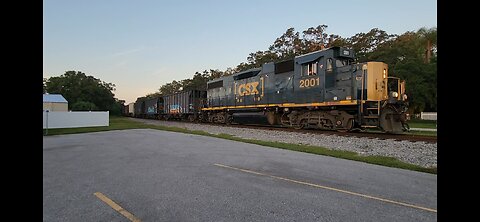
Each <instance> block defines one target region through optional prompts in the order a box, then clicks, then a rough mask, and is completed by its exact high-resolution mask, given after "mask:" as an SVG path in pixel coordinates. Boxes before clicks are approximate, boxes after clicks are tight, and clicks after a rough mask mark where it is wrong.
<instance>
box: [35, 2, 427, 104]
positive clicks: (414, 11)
mask: <svg viewBox="0 0 480 222" xmlns="http://www.w3.org/2000/svg"><path fill="white" fill-rule="evenodd" d="M323 24H324V25H327V26H328V28H327V29H326V32H327V33H329V34H337V35H340V36H341V37H344V38H348V37H351V36H353V35H355V34H357V33H360V32H364V33H365V32H368V31H370V30H371V29H372V28H379V29H381V30H384V31H386V32H387V33H388V34H402V33H405V32H407V31H417V30H418V29H420V28H422V27H426V28H432V27H437V1H436V0H420V1H419V0H403V1H397V0H368V1H362V0H357V1H355V0H342V1H320V0H314V1H310V0H297V1H292V0H288V1H287V0H243V1H239V0H171V1H165V0H136V1H135V0H81V1H78V0H44V1H43V77H44V78H49V77H52V76H60V75H62V74H64V73H65V72H66V71H71V70H74V71H80V72H83V73H85V74H87V75H91V76H94V77H95V78H98V79H101V80H102V81H105V82H109V83H114V84H115V85H116V91H114V94H115V97H116V98H118V99H121V100H125V101H126V103H130V102H135V100H136V99H137V98H138V97H141V96H145V95H146V94H149V93H154V92H157V91H158V89H159V88H160V86H161V85H163V84H166V83H168V82H172V81H173V80H177V81H180V80H183V79H187V78H192V77H193V75H194V74H195V72H197V71H198V72H202V71H203V70H206V69H207V70H209V69H219V70H222V71H224V70H226V69H227V68H228V67H231V68H234V67H236V66H237V65H238V64H240V63H241V62H246V60H247V56H248V54H250V53H252V52H256V51H259V50H262V51H263V50H267V49H268V46H270V45H271V44H272V43H273V42H274V41H275V39H276V38H278V37H280V36H281V35H282V34H283V33H284V32H285V31H286V30H287V29H288V28H294V29H295V31H298V32H300V33H301V32H302V31H303V30H306V29H308V28H309V27H316V26H318V25H323Z"/></svg>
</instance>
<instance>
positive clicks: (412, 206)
mask: <svg viewBox="0 0 480 222" xmlns="http://www.w3.org/2000/svg"><path fill="white" fill-rule="evenodd" d="M213 165H215V166H218V167H223V168H228V169H232V170H238V171H242V172H245V173H251V174H255V175H259V176H266V177H271V178H275V179H279V180H284V181H288V182H292V183H297V184H302V185H307V186H312V187H317V188H322V189H326V190H332V191H337V192H341V193H346V194H350V195H354V196H360V197H364V198H368V199H373V200H378V201H382V202H387V203H391V204H397V205H401V206H405V207H411V208H416V209H420V210H425V211H429V212H434V213H437V210H436V209H431V208H427V207H421V206H417V205H413V204H408V203H402V202H398V201H394V200H388V199H384V198H380V197H374V196H370V195H366V194H361V193H355V192H351V191H347V190H341V189H337V188H333V187H327V186H322V185H318V184H313V183H308V182H304V181H298V180H292V179H288V178H285V177H279V176H273V175H269V174H265V173H260V172H255V171H252V170H247V169H241V168H237V167H232V166H226V165H222V164H218V163H215V164H213Z"/></svg>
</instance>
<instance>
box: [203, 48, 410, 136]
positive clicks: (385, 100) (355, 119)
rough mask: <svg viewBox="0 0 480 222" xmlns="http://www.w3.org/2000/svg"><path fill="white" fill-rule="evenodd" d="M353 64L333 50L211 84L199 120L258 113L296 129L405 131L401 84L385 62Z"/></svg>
mask: <svg viewBox="0 0 480 222" xmlns="http://www.w3.org/2000/svg"><path fill="white" fill-rule="evenodd" d="M354 58H355V57H354V52H353V50H351V49H347V48H343V47H332V48H328V49H324V50H320V51H315V52H311V53H308V54H305V55H300V56H296V57H295V58H293V59H290V60H287V61H281V62H276V63H273V62H271V63H266V64H263V65H262V67H259V68H254V69H250V70H247V71H244V72H240V73H236V74H234V75H231V76H225V77H222V78H218V79H214V80H211V81H209V82H208V83H207V103H206V105H205V107H204V108H202V113H201V116H200V118H202V120H204V121H207V122H216V123H226V124H228V123H231V122H232V121H233V119H234V116H235V115H237V116H238V115H240V114H248V113H259V112H261V113H263V114H264V116H265V117H266V118H267V120H268V123H269V124H272V125H277V124H279V125H283V126H289V127H294V128H298V129H300V128H319V129H326V130H337V131H347V130H353V129H364V128H380V129H382V130H384V131H386V132H392V133H400V132H402V131H405V130H407V126H408V125H407V124H406V120H407V114H406V110H407V107H408V103H407V95H406V94H405V81H402V80H400V79H399V78H395V77H389V76H388V66H387V64H385V63H383V62H365V63H359V64H354Z"/></svg>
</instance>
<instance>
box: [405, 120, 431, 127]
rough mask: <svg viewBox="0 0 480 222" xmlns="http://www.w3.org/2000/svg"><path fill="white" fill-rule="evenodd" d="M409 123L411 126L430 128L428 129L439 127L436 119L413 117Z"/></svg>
mask: <svg viewBox="0 0 480 222" xmlns="http://www.w3.org/2000/svg"><path fill="white" fill-rule="evenodd" d="M407 123H408V125H409V126H410V128H428V129H436V128H437V121H435V120H421V119H412V120H409V121H408V122H407Z"/></svg>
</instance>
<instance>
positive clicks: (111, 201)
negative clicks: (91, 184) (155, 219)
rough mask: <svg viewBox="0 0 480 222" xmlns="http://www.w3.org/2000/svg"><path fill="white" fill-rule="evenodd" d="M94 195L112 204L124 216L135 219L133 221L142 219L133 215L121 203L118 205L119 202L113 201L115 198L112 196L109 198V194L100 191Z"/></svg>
mask: <svg viewBox="0 0 480 222" xmlns="http://www.w3.org/2000/svg"><path fill="white" fill-rule="evenodd" d="M93 195H95V196H96V197H98V199H100V200H101V201H103V202H105V203H106V204H108V206H110V207H111V208H113V209H114V210H115V211H117V212H119V213H120V214H122V215H123V216H125V217H126V218H128V219H129V220H130V221H133V222H140V219H138V218H136V217H135V216H133V214H131V213H130V212H128V211H126V210H125V209H123V208H122V207H121V206H120V205H118V204H117V203H115V202H113V200H111V199H110V198H108V197H107V196H105V195H103V194H102V193H100V192H95V193H94V194H93Z"/></svg>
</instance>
